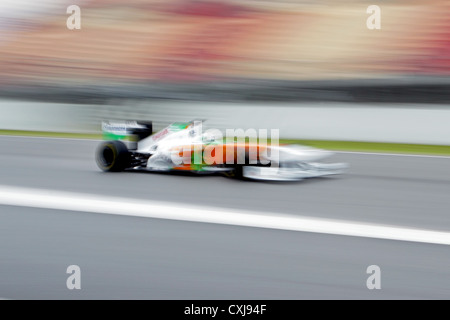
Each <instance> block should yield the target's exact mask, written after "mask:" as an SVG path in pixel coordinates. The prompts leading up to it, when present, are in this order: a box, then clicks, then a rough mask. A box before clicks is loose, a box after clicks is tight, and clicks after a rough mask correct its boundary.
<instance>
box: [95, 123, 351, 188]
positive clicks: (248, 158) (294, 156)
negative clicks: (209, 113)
mask: <svg viewBox="0 0 450 320" xmlns="http://www.w3.org/2000/svg"><path fill="white" fill-rule="evenodd" d="M202 129H203V120H193V121H189V122H175V123H172V124H170V125H169V126H167V127H165V128H164V129H162V130H160V131H158V132H156V133H154V132H153V125H152V122H148V121H146V122H144V121H103V122H102V131H103V138H104V140H105V141H103V142H102V143H101V144H100V146H99V147H98V149H97V151H96V162H97V165H98V167H99V168H100V169H101V170H103V171H109V172H118V171H124V170H144V171H155V172H174V171H183V172H192V173H198V174H213V173H214V174H217V173H220V174H223V175H225V176H228V177H235V178H239V179H254V180H279V181H288V180H302V179H306V178H313V177H322V176H328V175H335V174H341V173H343V172H344V171H345V169H346V168H347V167H348V166H347V164H345V163H321V162H318V161H320V160H322V159H325V158H328V157H330V156H331V155H332V154H333V153H332V152H330V151H327V150H321V149H317V148H312V147H307V146H303V145H297V144H288V145H280V144H278V143H277V141H278V139H271V140H270V142H269V140H268V139H267V138H266V137H267V135H266V136H265V137H264V138H263V139H262V138H261V137H260V138H258V137H257V136H254V135H251V134H248V133H249V131H246V132H245V135H233V136H231V137H230V136H229V135H227V136H226V137H224V136H223V135H222V133H221V131H220V130H216V129H208V130H207V131H206V132H203V130H202ZM227 131H228V130H227ZM232 132H234V133H237V132H238V131H237V130H234V131H232ZM241 132H243V130H242V131H241ZM254 132H256V131H254Z"/></svg>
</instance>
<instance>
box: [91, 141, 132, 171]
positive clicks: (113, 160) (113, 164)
mask: <svg viewBox="0 0 450 320" xmlns="http://www.w3.org/2000/svg"><path fill="white" fill-rule="evenodd" d="M95 160H96V162H97V165H98V167H99V168H100V169H101V170H102V171H106V172H119V171H123V170H125V169H127V168H128V167H129V166H130V152H129V151H128V148H127V146H126V145H125V143H123V142H122V141H118V140H113V141H105V142H102V143H101V144H100V145H99V146H98V148H97V152H96V155H95Z"/></svg>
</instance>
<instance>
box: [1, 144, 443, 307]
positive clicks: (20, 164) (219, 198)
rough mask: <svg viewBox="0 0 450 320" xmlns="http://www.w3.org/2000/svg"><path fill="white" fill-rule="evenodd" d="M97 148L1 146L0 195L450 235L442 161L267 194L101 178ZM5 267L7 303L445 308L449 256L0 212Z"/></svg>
mask: <svg viewBox="0 0 450 320" xmlns="http://www.w3.org/2000/svg"><path fill="white" fill-rule="evenodd" d="M97 144H98V142H96V141H87V140H64V139H41V138H25V137H0V150H1V152H0V164H1V165H0V184H1V185H2V186H15V187H26V188H33V189H43V190H55V191H67V192H74V193H83V194H91V195H108V196H117V197H127V198H135V199H146V200H158V201H166V202H171V203H177V204H180V205H183V204H186V205H188V204H196V205H205V206H216V207H220V208H231V209H246V210H252V211H257V212H261V213H264V212H271V213H278V214H290V215H298V216H306V217H317V218H330V219H335V220H343V221H347V220H349V221H357V222H364V223H375V224H381V225H390V226H398V227H407V228H419V229H429V230H436V231H444V232H450V158H446V157H422V156H419V157H415V156H395V155H371V154H352V153H339V154H336V155H335V156H334V157H333V158H332V159H330V160H332V161H338V162H341V161H344V162H347V163H349V165H350V169H349V171H348V172H347V173H346V174H344V175H340V176H336V177H332V178H320V179H314V180H306V181H301V182H295V183H292V182H289V183H267V182H247V181H236V180H232V179H228V178H225V177H220V176H194V177H193V176H186V175H167V174H151V173H134V172H123V173H115V174H108V173H103V172H100V171H99V170H98V168H97V167H96V164H95V161H94V158H93V154H94V151H95V148H96V146H97ZM0 256H1V262H0V298H6V299H252V300H253V299H289V300H292V299H294V300H297V299H449V298H450V269H449V266H450V247H449V246H446V245H438V244H426V243H417V242H407V241H393V240H382V239H372V238H363V237H349V236H337V235H330V234H319V233H307V232H295V231H286V230H273V229H266V228H251V227H245V226H230V225H221V224H210V223H198V222H185V221H174V220H165V219H152V218H141V217H130V216H117V215H114V216H112V215H105V214H95V213H89V212H74V211H65V210H54V209H42V208H32V207H23V206H10V205H2V204H0ZM69 265H78V266H80V268H81V272H82V273H81V274H82V277H81V279H82V280H81V286H82V288H81V290H68V289H67V287H66V280H67V278H68V276H69V275H68V274H67V273H66V269H67V267H68V266H69ZM370 265H378V266H379V267H380V269H381V289H380V290H369V289H368V288H367V286H366V280H367V278H368V277H369V274H367V273H366V269H367V267H368V266H370Z"/></svg>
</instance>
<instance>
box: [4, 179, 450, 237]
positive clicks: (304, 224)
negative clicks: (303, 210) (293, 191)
mask: <svg viewBox="0 0 450 320" xmlns="http://www.w3.org/2000/svg"><path fill="white" fill-rule="evenodd" d="M0 204H2V205H14V206H26V207H35V208H46V209H58V210H69V211H83V212H94V213H106V214H115V215H124V216H138V217H147V218H158V219H169V220H181V221H192V222H206V223H216V224H228V225H239V226H247V227H259V228H270V229H281V230H291V231H303V232H314V233H326V234H335V235H345V236H357V237H367V238H378V239H389V240H399V241H412V242H423V243H433V244H444V245H450V233H448V232H438V231H431V230H420V229H407V228H400V227H393V226H380V225H370V224H362V223H356V222H344V221H336V220H334V221H333V220H326V219H312V218H305V217H298V216H296V217H294V216H288V215H279V214H274V213H272V214H270V213H268V214H257V213H252V212H250V211H236V210H234V211H232V210H224V209H216V208H212V207H202V206H188V205H173V204H171V203H163V202H157V201H143V200H135V199H126V198H122V199H118V198H112V197H106V196H92V195H86V194H80V193H69V192H57V191H49V190H39V189H29V188H16V187H11V186H0Z"/></svg>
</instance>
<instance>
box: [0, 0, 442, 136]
mask: <svg viewBox="0 0 450 320" xmlns="http://www.w3.org/2000/svg"><path fill="white" fill-rule="evenodd" d="M72 4H76V5H78V6H79V7H80V8H81V29H80V30H69V29H68V28H67V27H66V20H67V19H68V18H69V16H70V14H67V13H66V9H67V7H68V6H69V5H72ZM373 4H376V5H379V6H380V9H381V30H369V29H368V28H367V26H366V21H367V19H368V18H369V16H370V14H368V13H367V12H366V10H367V8H368V7H369V6H370V5H373ZM448 12H450V3H449V1H447V0H430V1H425V0H416V1H406V0H385V1H382V3H376V1H365V0H358V1H356V0H344V1H339V4H336V2H335V1H331V0H318V1H309V0H280V1H272V0H258V1H256V0H239V1H237V0H130V1H127V2H126V4H125V3H124V2H123V1H116V0H109V1H107V0H79V1H74V0H45V1H39V2H35V1H30V0H15V1H9V0H8V1H2V3H1V4H0V17H1V19H0V28H1V33H0V98H1V99H2V101H3V103H2V105H3V108H5V107H6V106H5V103H4V101H5V99H8V101H11V99H13V100H17V99H21V100H27V101H34V102H46V103H48V102H54V103H63V104H68V103H70V104H75V105H85V106H86V105H90V106H91V107H89V108H84V109H82V110H83V111H74V110H78V109H77V107H76V106H75V107H74V108H75V109H74V108H70V110H71V112H69V111H68V112H64V113H65V114H67V113H69V114H70V117H69V118H70V119H72V120H73V121H75V122H76V121H78V122H80V123H81V122H82V123H85V124H86V126H80V124H78V123H77V124H74V123H72V125H71V123H67V124H66V126H65V127H62V128H60V127H54V125H55V122H59V123H61V121H57V120H60V118H54V120H52V121H49V123H47V122H46V123H45V124H44V126H45V128H48V129H49V130H52V129H54V130H59V131H61V130H63V131H64V128H66V130H65V131H77V130H81V129H83V130H87V131H92V130H95V129H96V128H97V127H98V121H100V119H102V118H105V117H110V118H111V117H112V118H123V117H126V118H130V117H131V118H135V117H139V118H151V119H152V120H154V121H156V124H157V127H158V123H161V126H162V125H163V124H165V123H166V122H169V121H170V120H172V119H173V121H179V120H180V121H183V120H190V118H189V117H197V116H200V117H205V115H204V114H205V113H206V116H207V118H210V119H212V122H213V124H214V125H216V126H219V127H220V126H223V125H224V124H225V123H230V121H232V120H233V118H232V117H228V118H227V117H224V113H225V114H229V113H235V112H236V110H235V109H230V106H234V107H237V106H238V105H237V104H240V105H239V110H241V112H242V113H243V114H246V112H247V111H248V110H247V109H246V108H247V107H248V105H249V104H252V103H253V104H252V107H251V110H249V111H248V112H247V113H248V114H250V113H252V114H255V113H258V111H260V110H258V109H255V107H254V106H255V104H259V105H261V103H263V104H264V103H267V102H283V103H290V104H289V106H290V107H291V106H292V102H294V103H296V104H297V105H296V106H297V107H301V106H311V105H312V104H311V103H323V102H332V103H346V106H348V103H350V104H351V106H352V107H353V106H354V103H360V104H362V103H385V104H386V103H389V105H390V106H393V105H392V104H399V103H402V104H408V103H414V104H417V103H420V104H439V105H443V104H446V103H448V102H449V101H450V90H449V89H450V77H449V76H450V41H449V39H450V19H449V18H448ZM201 101H203V102H218V103H223V102H230V103H231V104H226V105H223V104H219V105H217V104H216V105H214V104H211V105H205V106H204V108H201V109H198V108H199V107H198V106H199V104H195V103H194V104H185V103H184V104H183V103H182V104H178V103H180V102H201ZM168 102H177V105H176V106H174V105H173V104H168ZM242 103H245V105H243V104H242ZM284 105H286V104H284ZM12 106H13V107H12V108H13V109H14V110H18V108H19V106H21V107H22V110H26V112H27V114H30V113H29V112H30V108H33V110H36V109H35V108H36V107H35V106H33V107H31V106H29V105H24V104H20V105H17V104H13V105H12ZM268 106H269V107H272V106H273V108H276V106H275V105H268ZM278 106H279V105H278ZM334 106H335V105H333V107H334ZM339 106H342V105H339ZM384 106H386V105H384ZM397 106H398V105H397ZM66 107H67V106H66ZM402 107H404V105H402ZM416 107H417V106H416ZM420 107H424V106H420ZM27 108H28V109H27ZM48 108H50V109H49V111H48V112H47V113H48V115H47V117H46V118H48V119H50V118H51V117H52V115H54V114H56V113H58V110H62V109H61V108H62V107H57V109H56V111H55V110H54V109H51V107H48ZM195 108H197V109H195ZM212 108H213V109H214V110H213V112H212ZM273 108H270V109H271V110H272V109H273ZM427 108H428V106H427ZM9 109H11V108H9ZM19 109H20V108H19ZM93 110H96V111H93ZM246 110H247V111H246ZM278 110H279V111H281V110H282V109H281V108H279V109H278ZM255 111H256V112H255ZM211 112H212V113H211ZM283 112H284V113H285V114H286V111H283ZM297 112H300V111H297ZM37 113H38V114H37V115H36V116H35V117H34V118H35V119H36V121H37V119H39V116H40V115H41V116H42V114H43V113H42V112H37ZM74 113H76V115H75V114H74ZM322 114H323V113H322ZM266 115H267V116H272V118H273V117H276V114H275V113H274V114H272V115H270V114H267V113H266ZM292 116H293V117H294V118H302V117H303V118H304V117H308V116H309V115H303V114H295V115H294V114H293V115H292ZM249 117H250V116H249ZM315 117H316V116H315ZM364 117H365V118H370V117H372V115H365V116H364ZM388 117H390V116H386V118H388ZM18 118H20V119H21V120H20V121H24V117H21V116H20V115H12V114H11V115H10V116H9V118H8V117H6V116H5V117H4V121H0V129H21V128H20V126H19V125H14V126H13V123H15V122H17V121H19V120H17V119H18ZM187 118H188V119H187ZM219 118H220V119H222V120H220V121H219V120H217V121H216V120H215V119H219ZM244 118H245V117H244ZM439 118H440V119H442V114H439V117H437V118H436V119H439ZM246 119H247V118H246ZM261 120H263V119H258V121H256V123H261ZM280 121H281V120H280ZM280 121H278V122H275V123H266V124H265V125H266V126H271V127H281V128H283V127H286V128H287V127H289V126H290V127H292V124H289V125H287V124H284V123H282V122H280ZM353 121H359V120H358V119H354V120H353ZM411 121H413V120H411ZM41 122H44V121H43V120H42V121H41ZM245 123H247V122H245ZM50 124H53V126H50V127H49V125H50ZM232 125H237V126H239V125H243V124H241V123H236V124H232ZM252 125H253V124H252ZM24 126H25V127H24V128H23V129H27V128H29V129H31V130H38V129H45V128H41V127H42V126H33V124H32V123H26V124H25V125H24ZM287 135H288V136H289V137H291V138H298V137H304V136H307V137H308V138H324V137H322V136H318V135H317V134H315V135H311V136H308V135H307V134H306V132H301V133H298V134H296V133H295V132H292V133H291V132H289V134H287ZM354 135H356V136H355V137H354V139H352V136H344V137H340V138H342V139H346V140H355V139H356V140H358V137H359V136H360V134H359V133H358V132H356V133H355V134H354ZM327 137H328V136H327ZM327 137H325V138H327ZM328 138H330V137H328ZM370 138H371V137H367V138H366V137H364V140H368V139H369V140H374V139H370ZM382 140H383V139H382ZM384 140H386V139H384ZM397 140H398V141H399V142H401V141H405V139H403V140H402V139H397ZM397 140H396V141H397ZM440 143H441V142H440ZM449 144H450V142H449Z"/></svg>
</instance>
